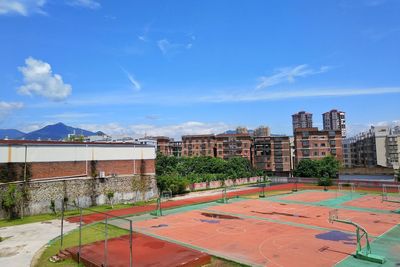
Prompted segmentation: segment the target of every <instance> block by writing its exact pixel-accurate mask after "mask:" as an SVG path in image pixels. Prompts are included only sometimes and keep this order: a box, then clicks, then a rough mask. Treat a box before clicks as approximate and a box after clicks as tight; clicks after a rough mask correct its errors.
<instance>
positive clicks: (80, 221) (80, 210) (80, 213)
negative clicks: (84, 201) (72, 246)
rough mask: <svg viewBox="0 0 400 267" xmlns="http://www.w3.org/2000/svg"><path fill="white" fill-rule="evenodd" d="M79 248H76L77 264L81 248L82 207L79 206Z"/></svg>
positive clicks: (79, 260) (79, 259)
mask: <svg viewBox="0 0 400 267" xmlns="http://www.w3.org/2000/svg"><path fill="white" fill-rule="evenodd" d="M79 217H80V219H79V248H78V264H80V263H81V250H82V248H81V247H82V208H81V207H79Z"/></svg>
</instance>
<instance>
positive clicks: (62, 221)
mask: <svg viewBox="0 0 400 267" xmlns="http://www.w3.org/2000/svg"><path fill="white" fill-rule="evenodd" d="M63 243H64V199H63V200H62V201H61V241H60V251H61V250H62V249H63Z"/></svg>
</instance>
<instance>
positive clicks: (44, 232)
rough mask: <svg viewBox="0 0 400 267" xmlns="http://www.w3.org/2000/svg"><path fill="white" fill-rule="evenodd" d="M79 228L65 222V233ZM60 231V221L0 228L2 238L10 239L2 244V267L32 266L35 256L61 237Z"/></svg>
mask: <svg viewBox="0 0 400 267" xmlns="http://www.w3.org/2000/svg"><path fill="white" fill-rule="evenodd" d="M77 226H78V225H77V224H75V223H69V222H64V227H65V231H70V230H72V229H74V228H76V227H77ZM60 229H61V221H60V220H51V221H46V222H38V223H29V224H23V225H17V226H9V227H3V228H0V236H1V237H3V238H4V237H6V238H7V237H8V238H7V239H6V240H4V241H2V242H0V266H4V267H11V266H12V267H28V266H30V264H31V261H32V258H33V256H34V254H35V253H36V252H37V251H38V250H39V249H40V248H42V247H43V246H44V245H46V244H47V243H48V242H49V241H50V240H52V239H54V238H55V237H57V236H59V235H60Z"/></svg>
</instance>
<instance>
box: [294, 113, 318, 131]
mask: <svg viewBox="0 0 400 267" xmlns="http://www.w3.org/2000/svg"><path fill="white" fill-rule="evenodd" d="M292 125H293V133H294V132H295V130H296V129H299V128H312V127H313V121H312V113H308V112H305V111H300V112H298V113H296V114H293V115H292Z"/></svg>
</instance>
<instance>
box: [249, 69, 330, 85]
mask: <svg viewBox="0 0 400 267" xmlns="http://www.w3.org/2000/svg"><path fill="white" fill-rule="evenodd" d="M329 69H330V67H328V66H322V67H320V68H319V69H312V68H310V67H309V66H308V65H307V64H303V65H298V66H295V67H284V68H279V69H276V70H275V74H273V75H271V76H262V77H260V78H259V80H260V82H259V84H258V85H257V86H256V89H263V88H267V87H271V86H273V85H277V84H280V83H285V82H286V83H293V82H295V79H296V78H304V77H307V76H311V75H315V74H319V73H324V72H326V71H328V70H329Z"/></svg>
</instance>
